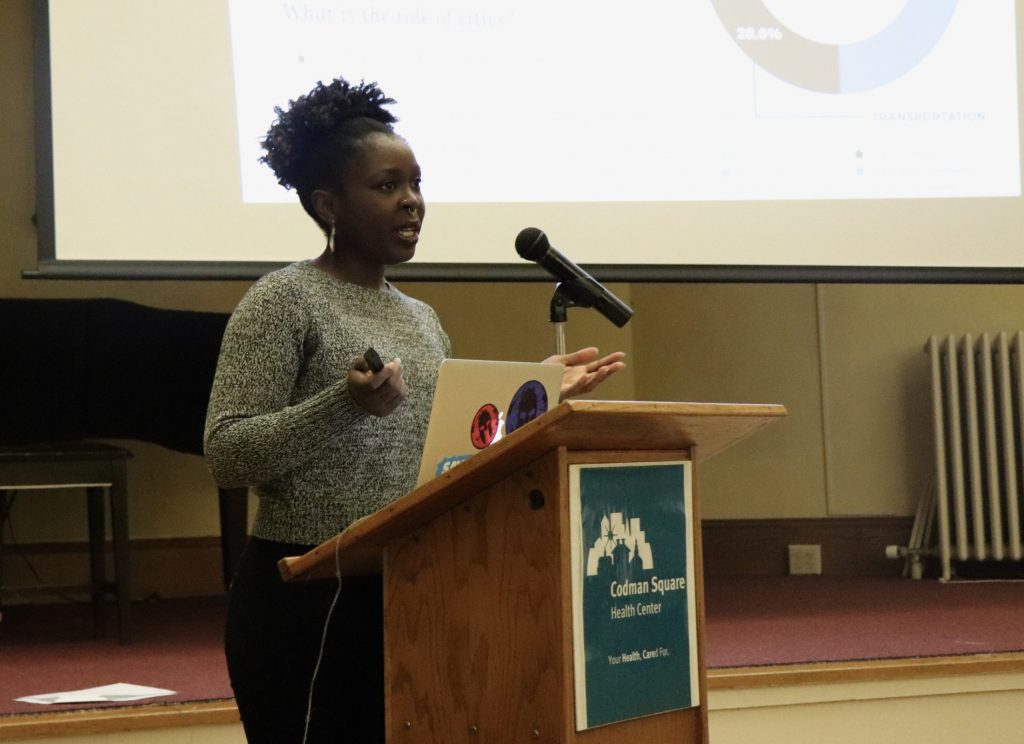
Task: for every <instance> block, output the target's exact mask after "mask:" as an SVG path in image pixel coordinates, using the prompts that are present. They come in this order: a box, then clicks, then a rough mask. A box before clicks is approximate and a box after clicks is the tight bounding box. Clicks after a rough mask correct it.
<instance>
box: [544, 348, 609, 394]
mask: <svg viewBox="0 0 1024 744" xmlns="http://www.w3.org/2000/svg"><path fill="white" fill-rule="evenodd" d="M597 355H598V350H597V349H596V348H595V347H593V346H588V347H587V348H585V349H580V350H579V351H574V352H572V353H571V354H556V355H555V356H550V357H548V358H547V359H545V360H544V361H545V362H546V363H548V364H561V365H563V366H564V367H565V371H564V372H563V373H562V394H561V397H560V398H559V400H566V399H568V398H573V397H575V396H577V395H583V394H584V393H589V392H590V391H591V390H593V389H594V388H596V387H597V386H598V385H600V384H601V383H602V382H604V381H605V380H606V379H608V378H609V377H611V376H612V375H613V374H615V373H616V372H618V371H619V370H622V369H625V367H626V364H625V363H624V362H623V361H622V360H623V359H625V358H626V355H625V354H624V353H623V352H621V351H616V352H615V353H613V354H608V355H607V356H603V357H601V358H598V356H597Z"/></svg>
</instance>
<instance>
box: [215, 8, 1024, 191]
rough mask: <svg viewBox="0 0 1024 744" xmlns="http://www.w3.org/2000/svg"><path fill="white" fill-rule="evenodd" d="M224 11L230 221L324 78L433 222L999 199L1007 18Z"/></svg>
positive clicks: (710, 11) (1010, 93) (1012, 175)
mask: <svg viewBox="0 0 1024 744" xmlns="http://www.w3.org/2000/svg"><path fill="white" fill-rule="evenodd" d="M229 4H230V16H231V33H232V45H233V47H232V49H233V58H234V76H235V91H236V96H237V100H236V108H237V115H238V133H239V152H240V160H241V168H242V198H243V199H244V201H246V202H248V203H273V202H286V201H293V200H294V195H292V194H289V193H288V192H285V191H284V190H283V189H282V188H281V187H280V186H278V185H277V183H276V182H275V180H274V178H273V175H272V174H271V173H270V171H269V169H268V168H266V166H264V165H262V164H260V163H259V162H258V158H259V157H260V155H261V150H260V148H259V141H260V139H261V138H262V137H263V135H264V134H265V132H266V130H267V127H268V126H269V125H270V123H271V121H272V120H273V108H274V106H284V105H286V104H287V101H288V100H289V99H290V98H294V97H295V96H296V95H298V94H299V93H301V92H304V91H306V90H308V89H309V88H311V87H312V86H313V84H315V82H316V81H317V80H325V81H326V80H330V79H331V78H333V77H335V76H337V75H341V76H344V77H346V78H349V79H350V80H359V79H367V80H375V81H377V82H378V83H379V84H380V85H381V87H382V88H383V89H384V90H385V91H386V92H387V93H388V94H389V95H391V96H392V97H394V98H396V99H397V101H398V104H397V105H396V106H395V107H394V112H395V114H396V115H397V116H398V117H399V118H400V122H399V124H398V127H397V128H398V131H399V132H400V133H401V134H402V135H403V136H405V137H406V138H407V139H408V140H409V142H410V144H411V145H412V147H413V149H414V151H415V152H416V154H417V156H418V158H419V160H420V163H421V165H423V168H424V176H425V178H424V188H425V191H426V195H427V198H428V200H430V201H432V202H435V203H436V202H499V203H502V202H504V203H517V202H556V203H564V202H606V201H608V202H612V201H614V202H640V201H644V202H673V201H740V200H811V199H896V198H938V197H985V196H1016V195H1019V194H1020V165H1019V160H1020V158H1019V152H1018V149H1019V147H1018V142H1019V135H1018V121H1017V118H1018V116H1017V111H1018V106H1017V73H1016V69H1017V66H1016V47H1015V45H1016V38H1015V20H1014V3H1013V0H984V1H977V0H976V1H973V2H971V1H968V0H959V1H958V0H861V1H858V2H852V1H851V0H817V1H816V2H814V3H808V2H806V0H687V2H665V1H664V0H657V1H655V0H634V2H631V3H628V4H621V3H620V4H614V5H608V4H603V3H584V2H579V1H578V0H564V1H563V2H555V3H552V2H540V1H539V0H518V1H517V2H514V3H502V2H487V3H478V2H471V1H469V0H439V1H438V2H432V3H423V2H412V1H411V0H391V1H389V2H382V1H379V0H378V1H376V2H368V1H366V0H308V1H307V2H298V1H295V2H292V1H288V2H284V1H282V0H230V3H229ZM269 39H272V40H273V42H268V40H269Z"/></svg>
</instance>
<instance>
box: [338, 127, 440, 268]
mask: <svg viewBox="0 0 1024 744" xmlns="http://www.w3.org/2000/svg"><path fill="white" fill-rule="evenodd" d="M339 186H340V189H339V191H338V192H337V194H336V196H337V201H336V202H335V204H336V208H335V215H334V216H335V237H334V244H335V250H336V251H337V252H338V253H342V252H344V254H345V257H346V259H348V260H351V261H355V262H358V263H362V264H364V265H366V266H388V265H391V264H398V263H403V262H405V261H408V260H409V259H411V258H412V257H413V255H414V254H415V252H416V243H417V242H418V241H419V237H420V227H421V226H422V224H423V215H424V213H425V211H426V205H425V203H424V201H423V194H422V193H421V191H420V166H419V163H417V162H416V156H415V155H413V153H412V150H411V149H410V148H409V145H407V144H406V143H405V140H403V139H402V138H401V137H398V136H396V135H388V134H380V133H374V134H371V135H368V136H367V137H365V138H364V139H363V141H362V142H361V144H360V148H359V151H358V153H357V154H356V156H355V157H354V158H353V159H352V160H351V161H350V162H349V163H348V165H347V167H346V168H345V171H344V173H343V174H342V178H341V181H340V184H339Z"/></svg>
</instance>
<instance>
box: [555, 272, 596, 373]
mask: <svg viewBox="0 0 1024 744" xmlns="http://www.w3.org/2000/svg"><path fill="white" fill-rule="evenodd" d="M594 299H595V293H594V290H593V287H592V286H591V285H589V284H587V283H586V282H583V281H580V280H579V279H566V280H565V281H564V282H559V283H558V284H557V285H555V293H554V294H553V295H552V296H551V306H550V318H551V323H552V325H554V327H555V353H556V354H559V355H562V354H565V324H566V322H567V321H568V319H569V313H568V310H569V308H570V307H593V306H594Z"/></svg>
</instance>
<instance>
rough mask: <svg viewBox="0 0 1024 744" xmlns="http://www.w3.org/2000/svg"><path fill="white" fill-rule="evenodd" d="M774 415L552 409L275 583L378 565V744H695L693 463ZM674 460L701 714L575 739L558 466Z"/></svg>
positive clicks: (707, 409)
mask: <svg viewBox="0 0 1024 744" xmlns="http://www.w3.org/2000/svg"><path fill="white" fill-rule="evenodd" d="M785 415H786V411H785V408H784V407H782V406H779V405H739V404H717V403H632V402H601V401H568V402H565V403H561V404H559V405H558V406H557V407H556V408H553V409H552V410H550V411H548V412H547V413H546V414H544V415H543V416H541V417H539V418H537V419H535V420H533V421H531V422H530V423H528V424H526V425H525V426H523V427H522V428H520V429H518V430H516V431H515V432H513V433H512V434H510V435H508V436H506V437H505V438H503V439H501V440H499V441H498V442H496V443H495V444H494V445H492V446H491V447H489V448H487V449H485V450H483V451H482V452H480V453H479V454H477V455H475V456H474V457H473V458H471V459H470V460H468V461H466V462H464V463H462V464H460V465H458V466H457V467H455V468H452V469H451V470H450V471H448V472H446V473H445V474H443V475H441V476H439V477H437V478H435V479H434V480H433V481H431V482H429V483H427V484H425V485H423V486H421V487H420V488H417V489H416V490H414V491H413V492H411V493H409V494H408V495H407V496H405V497H403V498H401V499H399V500H398V501H396V502H394V503H392V504H391V505H389V506H387V507H386V508H384V509H382V510H380V511H379V512H376V513H374V514H372V515H369V516H367V517H365V518H363V519H361V520H359V521H358V522H355V523H354V524H352V525H351V526H350V527H349V528H348V529H346V530H344V531H343V532H341V533H340V534H338V535H337V536H336V537H334V538H333V539H331V540H329V541H327V542H325V543H324V544H322V545H320V546H318V547H317V548H315V549H314V550H312V551H310V552H309V553H306V554H305V555H302V556H296V557H289V558H285V559H284V560H282V561H281V564H280V569H281V574H282V576H283V577H284V578H285V580H290V581H295V580H306V579H311V578H324V579H328V578H334V577H336V576H338V575H340V576H342V577H344V576H346V575H359V574H366V573H373V572H379V571H383V574H384V617H385V641H384V643H385V673H386V679H387V684H386V695H387V740H388V742H389V743H390V744H397V743H402V744H405V743H407V742H408V743H410V744H411V743H413V742H415V743H417V744H421V743H422V744H456V743H458V742H481V743H485V744H505V743H506V742H508V743H511V742H523V743H524V744H532V743H533V742H551V743H556V742H557V743H558V744H569V743H571V742H581V743H583V742H585V743H587V744H611V743H612V742H616V743H618V742H630V741H647V742H658V744H677V743H678V744H691V743H693V742H707V741H708V732H707V696H706V690H705V687H706V686H705V667H704V659H703V632H704V607H703V582H702V579H701V575H702V567H701V551H700V529H699V525H700V516H699V508H698V503H699V499H698V498H697V497H696V492H697V488H696V484H697V482H698V479H697V477H696V472H695V471H696V466H697V464H698V463H699V462H701V461H702V460H705V459H707V458H708V457H711V456H712V455H714V454H716V453H718V452H720V451H722V450H723V449H725V448H726V447H728V446H730V445H731V444H733V443H735V442H737V441H739V440H740V439H743V438H745V437H746V436H749V435H750V434H752V433H754V432H755V431H757V430H758V429H760V428H761V427H763V426H765V425H767V424H769V423H771V422H772V421H774V420H776V419H778V418H779V417H782V416H785ZM680 460H684V461H690V462H691V463H692V464H693V468H694V477H693V483H694V491H695V496H694V498H693V517H692V522H693V531H692V539H693V543H694V572H695V580H694V586H693V587H692V590H693V592H694V594H695V597H696V638H697V644H696V647H697V657H698V660H697V669H698V672H697V674H698V680H699V704H697V705H695V707H691V708H686V709H682V710H671V711H668V712H664V713H659V714H656V715H648V716H645V717H641V718H632V719H629V720H624V721H619V722H616V723H611V724H608V725H603V726H599V727H597V728H590V729H586V730H583V731H577V727H576V717H575V697H574V696H575V694H576V693H575V681H574V655H573V622H572V593H571V572H570V561H571V550H570V534H569V533H570V530H569V504H568V502H569V484H568V473H569V467H570V465H573V464H592V463H623V464H626V463H629V464H632V463H658V462H669V461H680ZM342 591H344V589H342ZM695 702H696V701H695Z"/></svg>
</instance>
